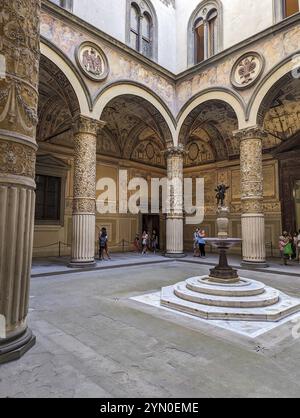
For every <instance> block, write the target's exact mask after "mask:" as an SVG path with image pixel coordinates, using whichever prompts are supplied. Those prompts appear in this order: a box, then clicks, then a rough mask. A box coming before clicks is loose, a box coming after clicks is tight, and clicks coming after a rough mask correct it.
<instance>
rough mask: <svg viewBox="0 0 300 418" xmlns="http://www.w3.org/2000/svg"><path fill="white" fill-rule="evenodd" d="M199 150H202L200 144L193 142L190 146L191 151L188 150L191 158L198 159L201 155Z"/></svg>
mask: <svg viewBox="0 0 300 418" xmlns="http://www.w3.org/2000/svg"><path fill="white" fill-rule="evenodd" d="M199 152H200V150H199V147H198V145H197V144H196V143H193V144H191V146H190V147H189V152H188V155H189V158H190V160H191V161H196V160H197V158H198V156H199Z"/></svg>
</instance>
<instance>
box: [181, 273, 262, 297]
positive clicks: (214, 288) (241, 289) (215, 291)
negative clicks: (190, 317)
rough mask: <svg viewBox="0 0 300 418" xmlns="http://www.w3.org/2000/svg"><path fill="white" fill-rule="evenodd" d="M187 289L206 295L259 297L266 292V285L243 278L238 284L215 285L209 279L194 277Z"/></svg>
mask: <svg viewBox="0 0 300 418" xmlns="http://www.w3.org/2000/svg"><path fill="white" fill-rule="evenodd" d="M186 287H187V288H188V289H189V290H191V291H194V292H198V293H205V294H207V295H215V296H228V297H240V296H257V295H261V294H263V293H264V292H265V287H266V286H265V285H264V284H263V283H260V282H257V281H255V280H248V279H244V278H241V281H240V283H237V284H229V285H228V284H219V283H218V284H214V283H211V282H209V278H208V277H207V276H205V277H192V278H191V279H188V280H187V281H186Z"/></svg>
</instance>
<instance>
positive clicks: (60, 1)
mask: <svg viewBox="0 0 300 418" xmlns="http://www.w3.org/2000/svg"><path fill="white" fill-rule="evenodd" d="M51 1H52V3H54V4H57V5H58V6H60V7H63V8H64V9H66V10H69V11H72V10H73V0H51Z"/></svg>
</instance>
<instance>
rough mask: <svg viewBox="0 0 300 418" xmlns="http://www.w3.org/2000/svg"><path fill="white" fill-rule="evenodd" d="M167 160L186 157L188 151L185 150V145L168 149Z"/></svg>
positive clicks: (166, 151)
mask: <svg viewBox="0 0 300 418" xmlns="http://www.w3.org/2000/svg"><path fill="white" fill-rule="evenodd" d="M164 154H165V157H166V158H172V157H175V156H176V157H184V156H185V154H186V151H185V149H184V146H183V145H181V144H180V145H177V146H176V147H171V148H168V149H166V150H165V151H164Z"/></svg>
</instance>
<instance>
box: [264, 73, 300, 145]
mask: <svg viewBox="0 0 300 418" xmlns="http://www.w3.org/2000/svg"><path fill="white" fill-rule="evenodd" d="M261 112H262V118H263V119H264V129H265V130H266V131H267V132H268V134H269V135H268V138H267V139H266V140H265V143H264V148H265V149H266V148H274V147H277V146H280V144H281V143H283V142H285V141H287V140H289V139H290V138H292V137H293V136H295V134H297V133H298V132H300V79H297V78H293V77H292V76H291V75H288V76H286V77H284V78H283V79H281V80H280V81H279V82H278V83H277V84H276V85H275V86H274V87H273V88H272V89H271V91H270V92H269V94H268V95H267V97H266V98H265V100H264V103H263V106H262V109H261Z"/></svg>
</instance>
